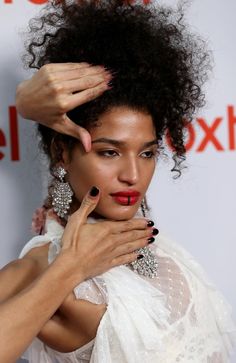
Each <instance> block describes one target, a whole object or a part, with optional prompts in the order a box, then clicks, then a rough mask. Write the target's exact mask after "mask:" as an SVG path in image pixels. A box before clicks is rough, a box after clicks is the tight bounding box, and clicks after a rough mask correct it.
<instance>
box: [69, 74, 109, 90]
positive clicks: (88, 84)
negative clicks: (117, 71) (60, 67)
mask: <svg viewBox="0 0 236 363" xmlns="http://www.w3.org/2000/svg"><path fill="white" fill-rule="evenodd" d="M111 78H112V76H111V74H110V73H109V72H104V73H99V74H93V75H89V76H85V77H83V78H78V79H73V80H69V81H67V82H66V83H65V84H64V89H65V90H66V91H67V92H70V93H73V92H78V91H84V90H85V89H89V88H94V87H96V86H97V85H99V84H101V83H103V82H106V83H108V82H109V81H110V80H111Z"/></svg>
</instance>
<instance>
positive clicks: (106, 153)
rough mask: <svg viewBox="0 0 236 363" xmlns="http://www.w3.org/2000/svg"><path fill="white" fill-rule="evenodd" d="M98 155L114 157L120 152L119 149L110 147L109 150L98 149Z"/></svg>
mask: <svg viewBox="0 0 236 363" xmlns="http://www.w3.org/2000/svg"><path fill="white" fill-rule="evenodd" d="M98 155H100V156H105V157H107V158H112V157H115V156H118V155H119V154H118V152H117V151H115V150H112V149H109V150H101V151H98Z"/></svg>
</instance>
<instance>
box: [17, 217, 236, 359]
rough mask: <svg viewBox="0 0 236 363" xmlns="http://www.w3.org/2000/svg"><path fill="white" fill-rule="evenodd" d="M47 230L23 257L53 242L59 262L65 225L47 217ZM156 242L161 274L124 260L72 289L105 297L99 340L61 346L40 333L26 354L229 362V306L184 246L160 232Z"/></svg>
mask: <svg viewBox="0 0 236 363" xmlns="http://www.w3.org/2000/svg"><path fill="white" fill-rule="evenodd" d="M46 230H47V233H46V234H45V235H42V236H37V237H34V238H33V239H32V240H31V241H30V242H28V243H27V244H26V246H25V247H24V249H23V250H22V252H21V255H20V257H23V256H24V255H25V254H26V253H27V252H28V251H29V250H30V249H32V248H34V247H36V246H42V245H44V244H46V243H48V242H51V243H50V247H49V254H48V261H49V263H51V262H52V261H53V259H54V258H55V256H56V254H57V253H58V252H59V251H60V237H61V235H62V233H63V227H62V226H61V225H60V224H58V223H57V222H56V221H55V220H52V219H47V221H46ZM150 248H151V249H152V251H154V252H155V253H156V256H157V258H158V263H159V267H158V276H157V277H156V278H154V279H149V278H144V277H141V276H140V275H138V274H137V273H135V272H133V271H132V270H131V269H129V268H128V267H126V266H121V267H116V268H113V269H111V270H110V271H108V272H106V273H104V274H103V275H101V276H98V277H96V278H93V279H90V280H87V281H85V282H83V283H81V284H80V285H78V286H77V287H76V288H75V289H74V294H75V296H76V298H77V299H84V300H88V301H90V302H92V303H95V304H101V303H106V304H107V310H106V312H105V314H104V316H103V318H102V319H101V322H100V325H99V327H98V330H97V335H96V338H95V339H94V340H93V341H91V342H90V343H88V344H86V345H85V346H83V347H82V348H79V349H77V350H75V351H73V352H71V353H60V352H57V351H55V350H53V349H51V348H49V347H48V346H46V345H45V344H44V343H42V342H41V341H40V340H39V339H37V338H36V339H34V341H33V343H32V344H31V345H30V347H29V348H28V350H27V351H26V352H25V354H24V358H26V359H28V361H29V362H30V363H88V362H90V363H175V362H178V363H190V362H191V363H226V362H229V354H230V352H231V351H232V348H233V346H234V344H235V342H236V327H235V325H234V323H233V321H232V319H231V308H230V306H229V305H228V304H227V302H226V301H225V300H224V298H223V296H222V295H221V294H220V293H219V292H218V291H217V290H216V288H215V287H214V285H212V284H211V283H210V282H209V281H208V278H207V277H206V275H205V273H204V272H203V270H202V268H201V267H200V266H199V264H198V263H196V262H195V261H194V260H193V258H192V256H190V255H189V254H188V253H187V252H186V251H185V250H183V248H181V247H180V246H178V245H176V244H175V243H173V242H170V241H169V240H168V239H166V238H165V237H163V236H160V235H159V236H158V238H157V241H156V242H155V243H154V244H153V245H152V246H150Z"/></svg>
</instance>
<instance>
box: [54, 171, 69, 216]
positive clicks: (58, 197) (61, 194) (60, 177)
mask: <svg viewBox="0 0 236 363" xmlns="http://www.w3.org/2000/svg"><path fill="white" fill-rule="evenodd" d="M52 173H53V176H54V177H55V180H54V182H53V187H52V191H51V196H52V205H53V210H54V212H56V214H57V215H58V216H59V217H61V218H64V217H65V215H66V214H67V213H68V210H69V209H70V203H71V202H72V195H73V191H72V189H71V187H70V184H69V183H67V182H65V181H64V177H65V175H66V174H67V172H66V170H65V169H64V168H63V167H62V166H59V167H56V168H54V169H53V171H52Z"/></svg>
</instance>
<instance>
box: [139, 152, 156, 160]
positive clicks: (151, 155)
mask: <svg viewBox="0 0 236 363" xmlns="http://www.w3.org/2000/svg"><path fill="white" fill-rule="evenodd" d="M141 156H142V157H143V158H145V159H152V158H154V157H155V156H156V153H155V152H154V151H153V150H147V151H143V152H142V153H141Z"/></svg>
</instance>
